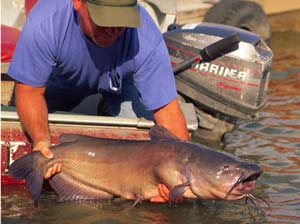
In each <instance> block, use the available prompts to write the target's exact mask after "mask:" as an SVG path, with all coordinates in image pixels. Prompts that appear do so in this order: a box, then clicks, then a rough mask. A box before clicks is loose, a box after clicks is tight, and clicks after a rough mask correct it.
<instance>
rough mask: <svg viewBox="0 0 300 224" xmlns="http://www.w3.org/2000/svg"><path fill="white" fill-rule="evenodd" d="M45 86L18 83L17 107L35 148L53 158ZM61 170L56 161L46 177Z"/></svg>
mask: <svg viewBox="0 0 300 224" xmlns="http://www.w3.org/2000/svg"><path fill="white" fill-rule="evenodd" d="M45 89H46V88H45V87H33V86H29V85H26V84H22V83H17V84H16V90H15V91H16V108H17V112H18V115H19V118H20V121H21V124H22V126H23V128H24V129H25V130H26V132H27V133H28V134H29V136H30V137H31V139H32V141H33V150H39V151H40V152H41V153H42V154H43V155H44V156H45V157H47V158H49V159H51V158H53V153H52V152H51V151H50V150H49V147H50V146H51V140H50V134H49V127H48V110H47V106H46V101H45V98H44V93H45ZM60 170H61V164H59V163H56V164H54V166H53V167H51V168H49V170H48V171H47V173H46V175H45V178H48V177H50V176H51V175H53V174H54V173H56V172H59V171H60Z"/></svg>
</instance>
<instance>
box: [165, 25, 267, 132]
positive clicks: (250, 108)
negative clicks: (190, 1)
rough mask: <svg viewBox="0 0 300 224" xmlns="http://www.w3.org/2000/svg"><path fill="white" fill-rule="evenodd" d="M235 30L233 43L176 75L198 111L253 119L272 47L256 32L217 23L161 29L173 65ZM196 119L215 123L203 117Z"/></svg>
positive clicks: (204, 125)
mask: <svg viewBox="0 0 300 224" xmlns="http://www.w3.org/2000/svg"><path fill="white" fill-rule="evenodd" d="M234 33H236V34H238V36H239V37H240V41H239V43H238V46H237V47H236V49H234V50H232V51H230V52H228V53H224V54H223V55H221V56H220V57H217V58H216V59H213V60H210V61H203V60H202V61H200V62H197V63H193V64H192V65H191V67H190V68H189V69H186V70H184V71H182V72H181V73H179V74H178V75H176V82H177V90H178V91H179V93H180V94H182V95H183V96H184V98H185V99H188V100H191V101H192V102H193V103H194V104H195V106H196V107H197V108H198V110H200V113H202V112H204V113H206V114H208V115H210V116H213V117H214V118H215V119H217V120H219V119H221V120H223V121H225V122H229V123H234V122H235V121H236V120H237V119H238V118H241V119H253V118H254V117H255V116H256V114H257V113H258V111H259V110H260V109H261V108H262V107H263V106H264V105H265V103H266V95H267V92H268V82H269V79H270V71H271V63H272V59H273V53H272V51H271V49H270V48H269V47H268V46H267V44H266V43H265V42H264V40H262V39H261V38H260V36H258V35H257V34H254V33H252V32H248V31H246V30H242V29H239V28H235V27H231V26H225V25H220V24H210V23H201V24H197V25H195V24H191V25H189V24H188V25H185V26H183V27H181V28H180V29H175V30H173V31H169V32H166V33H165V34H164V38H165V42H166V44H167V47H168V50H169V54H170V59H171V63H172V64H173V65H175V64H178V63H181V62H182V61H185V60H187V59H189V58H191V57H193V56H194V55H197V54H199V52H200V50H201V49H203V48H205V47H206V46H208V45H210V44H212V43H214V42H216V41H219V40H221V39H223V38H226V37H227V36H229V35H232V34H234ZM202 117H203V116H202ZM204 117H205V116H204ZM206 117H207V116H206ZM199 125H200V127H201V128H204V129H213V128H214V127H213V126H212V127H210V126H209V125H207V122H205V121H201V118H200V122H199ZM226 131H228V130H224V132H226Z"/></svg>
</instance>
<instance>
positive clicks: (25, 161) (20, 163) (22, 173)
mask: <svg viewBox="0 0 300 224" xmlns="http://www.w3.org/2000/svg"><path fill="white" fill-rule="evenodd" d="M46 164H47V159H46V158H44V157H43V156H42V155H41V154H40V153H39V152H32V153H30V154H27V155H25V156H24V157H22V158H20V159H17V160H15V161H14V162H13V163H12V164H11V166H10V167H9V168H8V173H9V174H10V175H11V176H12V177H13V178H14V179H16V180H21V179H25V181H26V184H27V186H28V188H29V190H30V192H31V194H32V198H33V201H34V205H35V207H37V205H38V200H39V197H40V194H41V191H42V187H43V180H44V174H45V171H46Z"/></svg>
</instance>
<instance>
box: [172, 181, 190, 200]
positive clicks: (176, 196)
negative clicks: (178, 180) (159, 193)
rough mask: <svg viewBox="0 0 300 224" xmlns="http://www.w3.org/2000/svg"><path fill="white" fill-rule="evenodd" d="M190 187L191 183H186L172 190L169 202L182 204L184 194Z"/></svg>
mask: <svg viewBox="0 0 300 224" xmlns="http://www.w3.org/2000/svg"><path fill="white" fill-rule="evenodd" d="M189 186H190V183H189V182H185V183H182V184H178V185H176V186H175V187H173V188H172V189H171V190H170V193H169V200H170V202H172V203H178V202H181V201H182V200H183V199H184V198H183V194H184V192H185V191H186V188H187V187H189Z"/></svg>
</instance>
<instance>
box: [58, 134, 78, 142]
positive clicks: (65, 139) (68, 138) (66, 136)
mask: <svg viewBox="0 0 300 224" xmlns="http://www.w3.org/2000/svg"><path fill="white" fill-rule="evenodd" d="M78 138H79V135H76V134H62V135H61V136H59V140H60V142H61V143H66V142H74V141H76V140H78Z"/></svg>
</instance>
